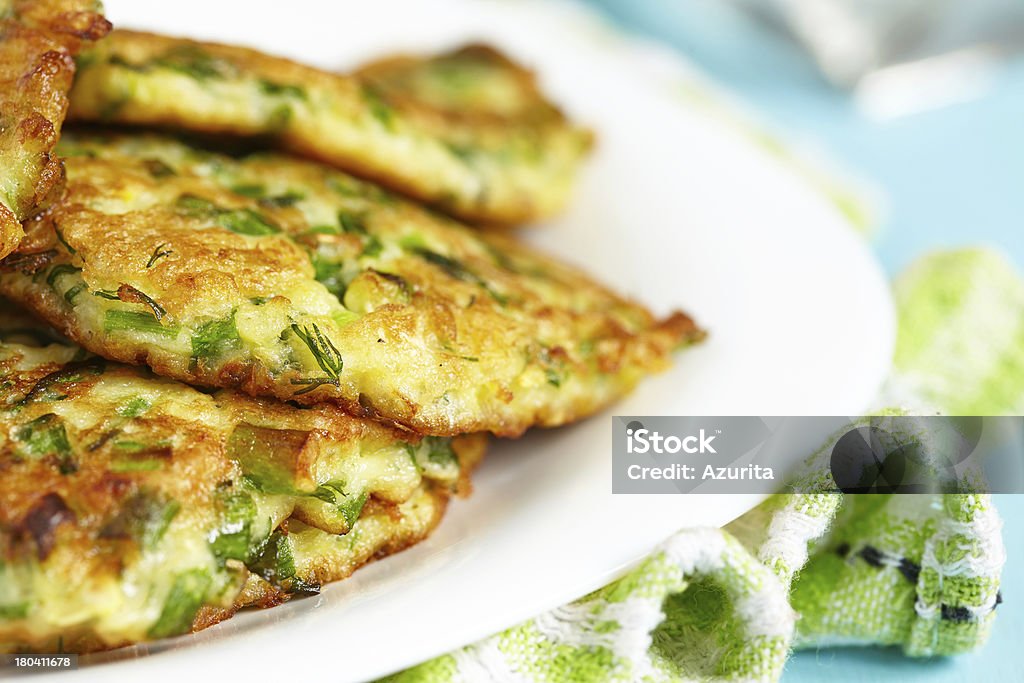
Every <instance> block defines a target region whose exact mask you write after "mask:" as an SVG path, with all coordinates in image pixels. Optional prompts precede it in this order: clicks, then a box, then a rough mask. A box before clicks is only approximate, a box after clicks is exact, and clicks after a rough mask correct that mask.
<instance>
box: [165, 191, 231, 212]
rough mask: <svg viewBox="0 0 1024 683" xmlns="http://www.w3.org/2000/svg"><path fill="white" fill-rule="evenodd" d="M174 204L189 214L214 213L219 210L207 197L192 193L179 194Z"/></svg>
mask: <svg viewBox="0 0 1024 683" xmlns="http://www.w3.org/2000/svg"><path fill="white" fill-rule="evenodd" d="M174 205H175V206H176V207H177V208H179V209H181V210H182V211H183V212H184V213H185V214H186V215H189V216H207V215H216V214H217V212H218V211H219V210H220V209H219V208H218V207H217V205H216V204H214V203H213V202H211V201H210V200H209V199H204V198H203V197H198V196H196V195H194V194H183V195H181V196H180V197H178V198H177V199H176V200H175V202H174Z"/></svg>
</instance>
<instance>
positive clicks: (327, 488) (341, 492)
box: [312, 481, 370, 529]
mask: <svg viewBox="0 0 1024 683" xmlns="http://www.w3.org/2000/svg"><path fill="white" fill-rule="evenodd" d="M312 496H313V497H314V498H318V499H319V500H322V501H323V502H325V503H327V504H329V505H332V506H333V507H334V509H335V510H336V511H337V513H338V514H340V515H341V517H342V518H343V519H344V520H345V524H346V526H348V528H349V529H351V528H352V525H353V524H355V523H356V520H357V519H359V515H360V514H362V512H363V507H364V506H365V505H366V501H367V500H368V499H369V497H370V495H369V493H367V492H366V491H361V492H359V494H357V495H353V494H349V493H346V492H345V483H344V482H336V481H330V482H327V483H326V484H321V485H320V486H319V487H317V490H316V491H314V492H313V494H312Z"/></svg>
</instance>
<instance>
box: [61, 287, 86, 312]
mask: <svg viewBox="0 0 1024 683" xmlns="http://www.w3.org/2000/svg"><path fill="white" fill-rule="evenodd" d="M86 286H87V285H86V284H85V283H84V282H79V283H78V284H77V285H75V286H73V287H72V288H71V289H69V290H68V291H66V292H64V301H67V302H68V305H70V306H74V305H75V299H77V298H78V295H79V294H81V293H82V292H84V291H85V289H86Z"/></svg>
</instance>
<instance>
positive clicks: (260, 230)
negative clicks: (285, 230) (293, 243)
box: [217, 209, 281, 237]
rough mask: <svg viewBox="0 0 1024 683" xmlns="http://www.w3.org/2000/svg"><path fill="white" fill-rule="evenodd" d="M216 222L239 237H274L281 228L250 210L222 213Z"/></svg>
mask: <svg viewBox="0 0 1024 683" xmlns="http://www.w3.org/2000/svg"><path fill="white" fill-rule="evenodd" d="M217 222H218V223H220V225H221V226H222V227H225V228H227V229H228V230H230V231H231V232H235V233H238V234H239V235H251V236H253V237H262V236H264V235H274V234H276V233H279V232H281V228H280V227H278V226H277V225H276V224H275V223H272V222H271V221H270V220H269V219H268V218H266V217H265V216H264V215H263V214H261V213H258V212H256V211H253V210H252V209H235V210H232V211H222V212H221V213H220V214H218V216H217Z"/></svg>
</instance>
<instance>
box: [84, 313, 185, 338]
mask: <svg viewBox="0 0 1024 683" xmlns="http://www.w3.org/2000/svg"><path fill="white" fill-rule="evenodd" d="M180 330H181V328H180V327H178V326H177V325H161V324H160V321H159V320H157V319H156V317H155V316H154V315H153V314H152V313H148V312H143V311H122V310H111V311H107V313H106V315H105V316H104V318H103V331H104V332H106V333H108V334H109V333H110V332H119V331H130V332H141V333H143V334H155V335H158V336H161V337H167V338H169V339H174V338H175V337H177V336H178V332H179V331H180Z"/></svg>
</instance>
